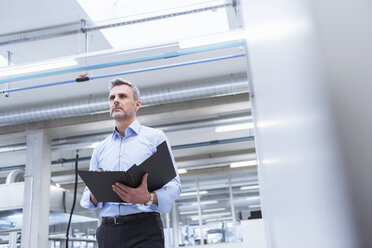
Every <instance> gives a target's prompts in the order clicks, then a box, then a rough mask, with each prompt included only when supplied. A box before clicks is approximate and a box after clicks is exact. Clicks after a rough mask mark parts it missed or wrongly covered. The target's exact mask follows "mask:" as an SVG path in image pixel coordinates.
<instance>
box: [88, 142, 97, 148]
mask: <svg viewBox="0 0 372 248" xmlns="http://www.w3.org/2000/svg"><path fill="white" fill-rule="evenodd" d="M99 143H100V142H93V143H92V144H91V145H90V146H89V147H88V148H96V147H97V146H98V144H99Z"/></svg>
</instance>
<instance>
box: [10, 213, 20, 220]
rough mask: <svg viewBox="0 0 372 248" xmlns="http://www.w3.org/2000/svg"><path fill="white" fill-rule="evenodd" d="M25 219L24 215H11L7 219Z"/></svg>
mask: <svg viewBox="0 0 372 248" xmlns="http://www.w3.org/2000/svg"><path fill="white" fill-rule="evenodd" d="M22 217H23V214H22V213H20V214H12V215H9V216H8V217H7V218H8V219H16V218H22Z"/></svg>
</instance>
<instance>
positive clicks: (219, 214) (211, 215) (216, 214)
mask: <svg viewBox="0 0 372 248" xmlns="http://www.w3.org/2000/svg"><path fill="white" fill-rule="evenodd" d="M226 215H231V213H226V212H223V213H215V214H206V215H202V219H208V218H216V217H218V216H226ZM191 219H192V220H198V219H199V216H198V215H194V216H191Z"/></svg>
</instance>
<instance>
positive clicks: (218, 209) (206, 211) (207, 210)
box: [202, 208, 226, 213]
mask: <svg viewBox="0 0 372 248" xmlns="http://www.w3.org/2000/svg"><path fill="white" fill-rule="evenodd" d="M224 210H226V208H212V209H205V210H202V212H203V213H210V212H218V211H224Z"/></svg>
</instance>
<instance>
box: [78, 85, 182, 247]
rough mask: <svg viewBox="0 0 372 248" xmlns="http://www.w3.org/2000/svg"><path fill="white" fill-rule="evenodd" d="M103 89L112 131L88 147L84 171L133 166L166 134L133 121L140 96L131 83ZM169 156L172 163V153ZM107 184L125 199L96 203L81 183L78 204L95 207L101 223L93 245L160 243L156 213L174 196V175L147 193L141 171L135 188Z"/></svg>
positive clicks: (177, 192) (176, 184) (177, 189)
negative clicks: (107, 91) (91, 148)
mask: <svg viewBox="0 0 372 248" xmlns="http://www.w3.org/2000/svg"><path fill="white" fill-rule="evenodd" d="M109 89H110V95H109V101H110V115H111V117H112V118H114V119H115V122H116V125H115V129H114V131H113V134H112V135H110V136H109V137H107V138H106V139H105V140H104V141H102V142H101V143H100V144H99V145H97V147H96V148H95V149H94V151H93V154H92V158H91V162H90V170H99V169H103V170H109V171H126V170H128V169H129V168H130V167H131V166H132V165H133V164H137V165H139V164H141V163H142V162H143V161H144V160H146V159H147V158H148V157H149V156H151V155H152V154H154V153H155V152H156V147H157V146H158V145H159V144H161V143H162V142H163V141H164V140H166V137H165V135H164V133H163V132H162V131H160V130H156V129H153V128H149V127H145V126H142V125H140V124H139V123H138V122H137V120H136V113H137V111H138V109H139V108H140V107H141V101H140V91H139V90H138V88H137V87H136V86H135V85H134V84H132V83H131V82H129V81H125V80H123V79H114V80H112V81H110V87H109ZM167 143H168V142H167ZM168 147H169V144H168ZM169 150H170V148H169ZM171 157H172V159H173V162H174V158H173V155H171ZM174 164H175V163H174ZM175 170H176V171H177V168H175ZM112 188H113V190H114V191H115V192H116V193H117V194H118V195H119V196H120V198H121V199H122V200H123V201H124V202H125V203H114V202H98V201H97V200H96V198H95V197H94V195H93V194H92V193H91V192H90V191H89V189H88V188H87V187H86V188H85V189H84V193H83V196H82V198H81V201H80V204H81V206H82V207H84V208H87V209H97V208H100V209H101V210H100V216H101V218H102V224H101V225H100V226H99V227H98V229H97V232H96V236H97V241H98V246H99V247H100V248H146V247H149V248H158V247H159V248H160V247H164V233H163V224H162V221H161V219H160V214H159V213H166V212H169V211H170V210H171V207H172V204H173V202H174V201H175V200H176V199H177V198H178V196H179V195H180V193H181V185H180V181H179V176H178V175H177V176H176V177H175V178H174V179H172V180H171V181H170V182H169V183H167V184H166V185H165V186H164V187H162V188H161V189H158V190H155V191H154V192H148V189H147V174H145V175H144V176H143V178H142V183H141V185H140V186H139V187H137V188H130V187H128V186H125V185H123V184H120V183H115V185H113V187H112Z"/></svg>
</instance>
